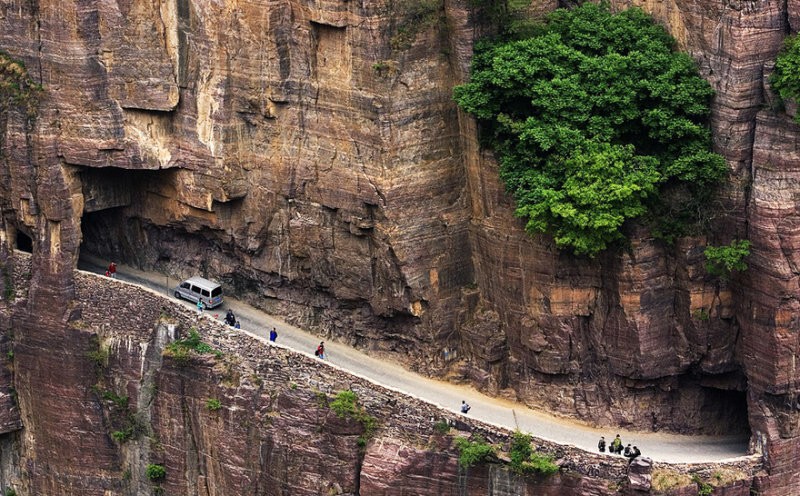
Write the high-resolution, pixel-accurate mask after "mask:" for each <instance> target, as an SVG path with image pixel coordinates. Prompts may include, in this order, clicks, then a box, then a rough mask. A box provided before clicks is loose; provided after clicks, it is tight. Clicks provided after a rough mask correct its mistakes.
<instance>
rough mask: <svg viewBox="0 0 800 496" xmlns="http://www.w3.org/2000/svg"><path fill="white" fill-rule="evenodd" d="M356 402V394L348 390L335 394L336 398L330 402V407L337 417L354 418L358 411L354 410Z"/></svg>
mask: <svg viewBox="0 0 800 496" xmlns="http://www.w3.org/2000/svg"><path fill="white" fill-rule="evenodd" d="M356 401H358V397H357V396H356V393H354V392H352V391H350V390H349V389H348V390H346V391H339V392H338V393H337V394H336V398H335V399H334V400H333V401H331V403H330V407H331V410H333V411H334V412H335V413H336V415H338V416H339V417H342V418H344V417H355V415H356V412H357V411H358V410H357V408H356Z"/></svg>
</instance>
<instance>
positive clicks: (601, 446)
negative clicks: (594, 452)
mask: <svg viewBox="0 0 800 496" xmlns="http://www.w3.org/2000/svg"><path fill="white" fill-rule="evenodd" d="M597 449H598V450H599V451H600V453H605V452H606V438H605V437H603V436H600V440H599V441H597Z"/></svg>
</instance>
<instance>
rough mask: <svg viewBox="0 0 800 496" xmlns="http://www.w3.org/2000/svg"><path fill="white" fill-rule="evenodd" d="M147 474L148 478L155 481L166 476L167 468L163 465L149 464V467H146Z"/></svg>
mask: <svg viewBox="0 0 800 496" xmlns="http://www.w3.org/2000/svg"><path fill="white" fill-rule="evenodd" d="M145 474H147V478H148V479H150V480H152V481H155V480H159V479H163V478H164V477H166V475H167V469H165V468H164V466H163V465H156V464H153V463H151V464H149V465H148V466H147V469H145Z"/></svg>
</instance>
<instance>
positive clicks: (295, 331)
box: [78, 255, 748, 463]
mask: <svg viewBox="0 0 800 496" xmlns="http://www.w3.org/2000/svg"><path fill="white" fill-rule="evenodd" d="M106 265H107V262H105V261H102V260H99V259H97V258H94V257H91V256H88V255H87V256H82V257H81V260H80V262H79V264H78V268H79V269H81V270H85V271H88V272H94V273H99V274H103V273H104V272H105V269H106ZM117 278H118V279H120V280H122V281H127V282H130V283H133V284H137V285H139V286H144V287H147V288H149V289H151V290H154V291H156V292H158V293H161V294H163V295H165V296H167V297H169V298H172V299H175V298H174V296H172V294H173V291H174V288H175V286H176V285H177V284H178V282H179V281H177V280H176V279H174V278H167V277H166V276H164V275H163V274H159V273H154V272H143V271H140V270H137V269H135V268H132V267H129V266H126V265H118V267H117ZM184 303H185V304H186V305H189V306H192V307H194V303H190V302H187V301H184ZM228 308H230V309H233V311H234V313H235V314H236V316H237V318H238V319H239V321H240V322H241V326H242V329H243V330H246V331H248V332H251V333H253V334H257V335H259V336H263V337H268V336H269V331H270V329H272V328H273V327H274V328H275V329H276V330H277V332H278V339H277V343H278V344H280V345H283V346H286V347H288V348H291V349H293V350H296V351H299V352H303V353H308V354H313V352H314V350H315V349H316V346H317V345H318V344H319V342H320V338H319V337H318V336H315V335H313V334H311V333H309V332H306V331H304V330H302V329H299V328H297V327H294V326H292V325H290V324H288V323H286V322H284V321H282V320H280V319H278V318H275V317H274V316H271V315H268V314H266V313H264V312H262V311H261V310H258V309H257V308H254V307H252V306H250V305H248V304H246V303H242V302H239V301H237V300H236V299H235V298H234V297H233V295H227V294H226V295H225V303H224V304H223V306H222V307H218V308H215V309H213V310H207V311H206V314H210V315H211V316H213V315H218V318H219V319H220V320H222V319H223V318H224V316H225V313H226V311H227V309H228ZM212 318H213V317H212ZM325 350H326V354H327V358H326V360H328V361H329V362H330V363H333V364H335V365H337V366H339V367H341V368H343V369H345V370H347V371H350V372H352V373H355V374H357V375H360V376H362V377H366V378H368V379H370V380H372V381H374V382H376V383H379V384H381V385H383V386H387V387H390V388H393V389H396V390H398V391H401V392H404V393H408V394H411V395H413V396H416V397H418V398H420V399H422V400H425V401H428V402H430V403H432V404H435V405H438V406H440V407H442V408H445V409H448V410H451V411H453V412H459V407H460V405H461V401H462V400H466V402H467V403H469V404H470V405H471V406H472V410H471V411H470V412H469V416H470V417H474V418H477V419H479V420H481V421H484V422H487V423H490V424H494V425H497V426H500V427H504V428H507V429H512V430H513V429H516V428H519V429H520V430H521V431H523V432H526V433H529V434H531V435H533V436H534V437H538V438H541V439H546V440H549V441H553V442H556V443H559V444H567V445H573V446H576V447H578V448H581V449H584V450H586V451H591V452H596V451H597V440H598V439H599V438H600V436H605V437H606V440H607V441H608V442H609V443H610V441H611V440H612V439H613V438H614V436H615V435H616V434H620V436H621V437H622V440H623V442H624V443H625V444H628V443H631V444H634V445H636V446H638V447H639V448H640V449H641V451H642V455H643V456H648V457H650V458H653V459H654V460H655V461H660V462H671V463H705V462H719V461H723V460H731V459H734V458H739V457H744V456H747V445H748V438H747V437H746V436H745V437H743V436H683V435H676V434H666V433H650V432H632V431H626V430H622V429H613V428H606V429H596V428H592V427H589V426H587V425H585V424H582V423H580V422H577V421H571V420H568V419H562V418H556V417H553V416H550V415H548V414H546V413H542V412H539V411H535V410H532V409H530V408H528V407H526V406H525V405H522V404H519V403H513V402H509V401H506V400H502V399H498V398H493V397H489V396H486V395H483V394H481V393H480V392H478V391H476V390H475V389H472V388H470V387H465V386H459V385H455V384H451V383H447V382H442V381H437V380H433V379H430V378H427V377H423V376H421V375H418V374H415V373H414V372H411V371H408V370H406V369H404V368H402V367H400V366H398V365H396V364H393V363H387V362H386V361H382V360H377V359H375V358H373V357H371V356H369V355H367V354H365V353H364V352H362V351H359V350H355V349H353V348H350V347H349V346H346V345H343V344H340V343H335V342H331V341H326V342H325ZM606 456H616V455H606Z"/></svg>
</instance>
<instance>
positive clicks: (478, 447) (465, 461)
mask: <svg viewBox="0 0 800 496" xmlns="http://www.w3.org/2000/svg"><path fill="white" fill-rule="evenodd" d="M456 448H458V464H459V465H460V466H461V467H462V468H469V467H471V466H473V465H475V464H477V463H480V462H485V461H489V460H491V459H493V458H494V457H495V449H494V446H492V445H491V444H489V443H487V442H486V440H485V439H483V437H481V436H480V435H478V434H476V435H475V436H473V440H472V441H470V440H469V439H466V438H463V437H459V438H456Z"/></svg>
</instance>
